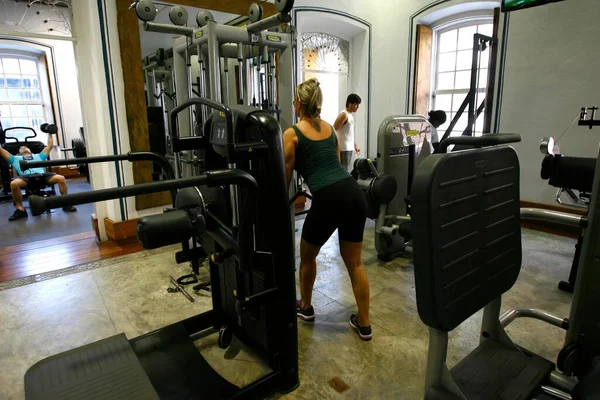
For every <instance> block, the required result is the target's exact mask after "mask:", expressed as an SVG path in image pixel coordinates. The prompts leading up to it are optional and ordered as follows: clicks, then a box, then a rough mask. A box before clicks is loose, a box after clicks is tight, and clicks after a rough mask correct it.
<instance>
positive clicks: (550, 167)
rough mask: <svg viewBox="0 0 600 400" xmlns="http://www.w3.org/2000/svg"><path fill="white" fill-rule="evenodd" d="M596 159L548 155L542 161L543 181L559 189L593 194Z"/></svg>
mask: <svg viewBox="0 0 600 400" xmlns="http://www.w3.org/2000/svg"><path fill="white" fill-rule="evenodd" d="M595 169H596V159H595V158H586V157H565V156H561V155H557V156H553V155H548V156H546V157H544V161H542V171H541V174H540V175H541V177H542V179H544V180H546V179H548V183H549V184H550V185H552V186H554V187H557V188H564V189H575V190H579V191H582V192H588V193H589V192H591V191H592V185H593V183H594V171H595Z"/></svg>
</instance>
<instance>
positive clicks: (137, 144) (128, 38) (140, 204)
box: [117, 0, 277, 210]
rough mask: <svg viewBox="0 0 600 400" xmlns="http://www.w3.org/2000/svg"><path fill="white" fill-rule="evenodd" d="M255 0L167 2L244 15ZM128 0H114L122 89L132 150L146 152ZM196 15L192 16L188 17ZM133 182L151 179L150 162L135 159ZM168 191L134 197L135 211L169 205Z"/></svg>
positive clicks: (137, 47) (138, 52) (136, 35)
mask: <svg viewBox="0 0 600 400" xmlns="http://www.w3.org/2000/svg"><path fill="white" fill-rule="evenodd" d="M254 2H256V0H174V1H169V3H173V4H179V5H183V6H190V7H197V8H203V9H207V10H211V11H221V12H226V13H231V14H237V15H240V16H247V15H248V12H249V10H250V5H251V4H252V3H254ZM130 5H131V0H118V1H117V29H118V32H119V44H120V53H121V64H122V68H123V84H124V86H123V88H124V95H125V108H126V115H127V128H128V130H129V144H130V146H131V151H149V150H150V138H149V136H148V117H147V115H146V95H145V90H144V72H143V69H142V45H141V38H140V30H139V20H138V18H137V16H136V15H135V11H134V10H130V9H129V6H130ZM261 5H262V7H263V9H264V17H265V18H266V17H269V16H271V15H275V14H276V13H277V11H276V9H275V6H274V5H273V4H271V3H263V4H261ZM190 18H195V16H190ZM132 168H133V182H134V184H139V183H147V182H152V162H149V161H143V162H134V163H133V165H132ZM171 204H172V203H171V196H170V193H169V192H161V193H150V194H145V195H138V196H136V197H135V208H136V210H144V209H148V208H152V207H159V206H164V205H171Z"/></svg>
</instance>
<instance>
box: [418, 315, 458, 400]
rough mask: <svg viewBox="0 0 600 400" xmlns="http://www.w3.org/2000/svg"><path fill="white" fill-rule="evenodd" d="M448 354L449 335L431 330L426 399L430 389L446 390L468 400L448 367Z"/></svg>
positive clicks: (426, 375) (426, 374)
mask: <svg viewBox="0 0 600 400" xmlns="http://www.w3.org/2000/svg"><path fill="white" fill-rule="evenodd" d="M447 353H448V333H447V332H443V331H439V330H437V329H435V328H431V327H430V328H429V348H428V351H427V369H426V373H425V397H427V392H428V391H429V389H431V388H433V387H436V388H444V389H446V390H448V391H449V392H450V393H452V394H453V395H455V396H457V397H458V398H460V399H466V397H465V396H464V394H463V393H462V392H461V391H460V389H459V387H458V386H457V385H456V382H455V381H454V379H453V378H452V375H450V371H448V367H447V366H446V356H447Z"/></svg>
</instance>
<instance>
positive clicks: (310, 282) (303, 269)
mask: <svg viewBox="0 0 600 400" xmlns="http://www.w3.org/2000/svg"><path fill="white" fill-rule="evenodd" d="M319 250H321V248H320V247H318V246H314V245H312V244H310V243H308V242H306V241H305V240H304V239H302V240H300V307H302V308H308V307H310V306H311V305H312V303H311V302H312V292H313V286H314V285H315V279H316V278H317V255H319Z"/></svg>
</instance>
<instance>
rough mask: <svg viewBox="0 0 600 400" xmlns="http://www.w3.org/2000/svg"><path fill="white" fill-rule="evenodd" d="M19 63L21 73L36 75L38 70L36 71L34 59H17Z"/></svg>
mask: <svg viewBox="0 0 600 400" xmlns="http://www.w3.org/2000/svg"><path fill="white" fill-rule="evenodd" d="M19 61H20V63H21V73H22V74H30V75H37V73H38V71H37V65H36V63H35V61H31V60H23V59H21V60H19Z"/></svg>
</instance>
